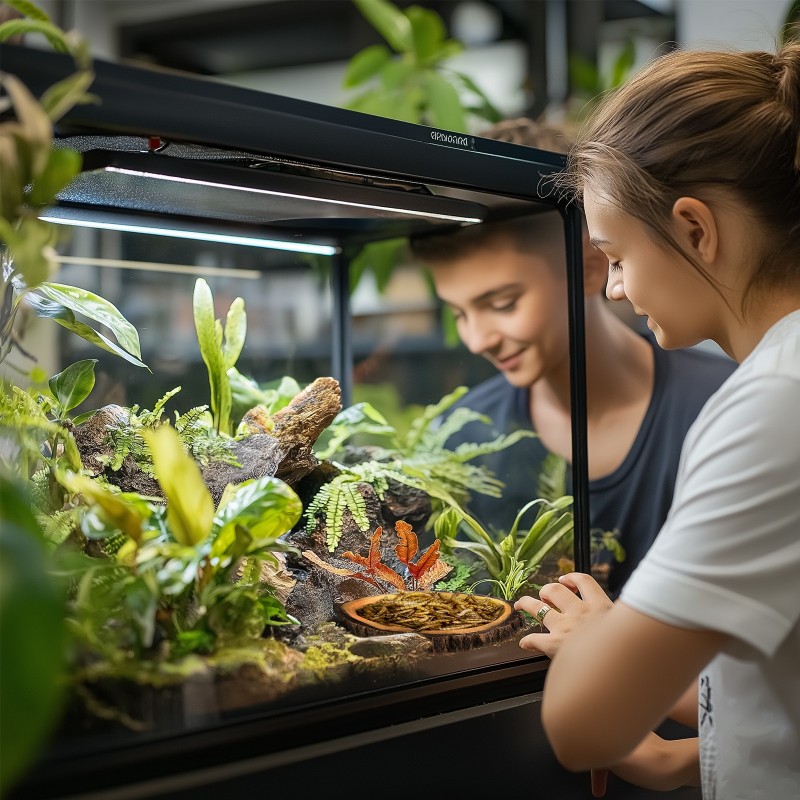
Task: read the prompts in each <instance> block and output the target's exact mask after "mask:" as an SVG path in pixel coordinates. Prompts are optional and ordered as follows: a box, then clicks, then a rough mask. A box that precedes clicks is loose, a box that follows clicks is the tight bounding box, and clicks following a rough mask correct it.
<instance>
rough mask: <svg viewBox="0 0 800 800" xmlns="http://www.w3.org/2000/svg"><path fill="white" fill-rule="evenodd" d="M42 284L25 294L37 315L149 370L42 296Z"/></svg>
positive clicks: (117, 346)
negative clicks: (40, 294) (40, 292)
mask: <svg viewBox="0 0 800 800" xmlns="http://www.w3.org/2000/svg"><path fill="white" fill-rule="evenodd" d="M44 285H45V284H42V286H44ZM42 286H38V287H37V288H36V291H33V292H27V293H26V295H25V300H26V302H27V303H28V305H29V306H30V307H31V309H32V310H33V312H34V314H36V316H37V317H43V318H45V319H52V320H53V321H54V322H57V323H58V324H59V325H61V326H62V327H64V328H66V329H67V330H69V331H72V332H73V333H74V334H76V335H78V336H80V337H81V338H82V339H85V340H86V341H87V342H91V343H92V344H94V345H97V346H98V347H100V348H102V349H103V350H107V351H108V352H109V353H114V355H118V356H119V357H120V358H124V359H125V360H126V361H128V362H130V363H131V364H134V365H135V366H137V367H144V368H145V369H148V370H149V368H148V366H147V365H146V364H145V363H144V362H142V361H140V360H139V359H138V358H136V357H135V356H132V355H131V354H130V353H127V352H126V351H125V350H123V349H122V348H121V347H120V346H119V345H118V344H115V343H114V342H112V341H111V340H110V339H108V338H106V337H105V336H103V334H102V333H98V332H97V331H96V330H94V328H91V327H89V326H88V325H86V324H85V323H83V322H79V321H78V320H76V319H75V315H74V314H73V313H72V311H70V310H69V309H68V308H65V307H64V306H62V305H61V304H59V303H56V302H53V301H51V300H47V299H45V298H44V297H40V296H39V294H38V292H39V291H40V290H41V288H42Z"/></svg>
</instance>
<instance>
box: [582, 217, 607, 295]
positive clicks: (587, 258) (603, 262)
mask: <svg viewBox="0 0 800 800" xmlns="http://www.w3.org/2000/svg"><path fill="white" fill-rule="evenodd" d="M582 247H583V293H584V294H585V295H586V296H587V297H592V296H593V295H596V294H605V291H606V283H607V282H608V259H607V258H606V254H605V253H603V252H602V251H601V250H598V249H597V248H596V247H595V246H594V245H593V244H592V243H591V242H590V241H589V233H588V231H587V230H585V229H584V231H583V242H582Z"/></svg>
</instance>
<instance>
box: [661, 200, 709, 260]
mask: <svg viewBox="0 0 800 800" xmlns="http://www.w3.org/2000/svg"><path fill="white" fill-rule="evenodd" d="M672 220H673V222H674V224H675V232H676V234H677V237H678V241H679V242H680V244H681V245H682V246H683V249H684V250H685V252H687V253H688V254H689V255H691V256H694V258H696V259H698V260H699V261H702V262H703V263H704V264H711V263H712V262H713V261H714V259H715V258H716V257H717V254H718V252H719V228H718V227H717V220H716V217H715V216H714V212H713V211H712V210H711V209H710V208H709V207H708V206H707V205H706V204H705V203H704V202H703V201H702V200H698V199H697V198H696V197H679V198H678V199H677V200H676V201H675V203H674V205H673V206H672Z"/></svg>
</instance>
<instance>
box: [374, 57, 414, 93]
mask: <svg viewBox="0 0 800 800" xmlns="http://www.w3.org/2000/svg"><path fill="white" fill-rule="evenodd" d="M419 73H420V70H419V68H418V67H417V66H416V65H415V64H414V63H413V62H411V61H406V60H404V59H400V58H396V59H395V60H394V61H390V62H388V63H387V64H386V66H384V68H383V69H382V70H381V86H383V88H384V89H389V90H391V89H401V90H408V89H410V88H411V85H410V84H411V79H412V76H417V75H419Z"/></svg>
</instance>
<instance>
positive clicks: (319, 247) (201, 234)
mask: <svg viewBox="0 0 800 800" xmlns="http://www.w3.org/2000/svg"><path fill="white" fill-rule="evenodd" d="M39 219H41V220H44V221H45V222H55V223H57V224H59V225H77V226H78V227H81V228H101V229H103V230H110V231H124V232H125V233H150V234H153V235H154V236H174V237H175V238H176V239H198V240H200V241H203V242H220V243H221V244H241V245H245V246H247V247H264V248H266V249H268V250H290V251H292V252H294V253H313V254H315V255H320V256H332V255H335V254H336V253H337V252H338V250H337V248H335V247H332V246H330V245H323V244H306V243H296V242H282V241H280V240H278V239H258V238H256V237H252V236H231V235H229V234H225V233H212V232H211V231H187V230H179V229H177V228H155V227H153V228H151V227H149V226H148V225H127V224H124V223H121V222H96V221H93V220H84V219H68V218H63V219H62V218H61V217H48V216H41V217H39Z"/></svg>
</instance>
